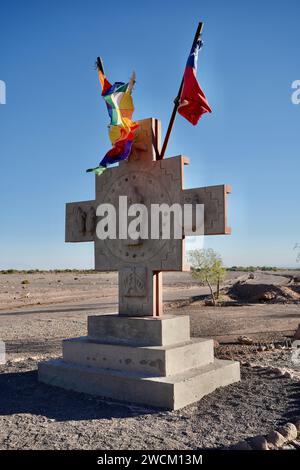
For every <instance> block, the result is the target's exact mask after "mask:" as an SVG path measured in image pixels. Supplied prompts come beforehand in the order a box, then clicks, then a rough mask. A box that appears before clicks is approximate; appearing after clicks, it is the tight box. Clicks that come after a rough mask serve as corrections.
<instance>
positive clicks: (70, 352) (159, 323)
mask: <svg viewBox="0 0 300 470" xmlns="http://www.w3.org/2000/svg"><path fill="white" fill-rule="evenodd" d="M38 372H39V380H40V381H41V382H45V383H48V384H50V385H55V386H59V387H63V388H66V389H70V390H76V391H78V392H85V393H89V394H92V395H98V396H102V397H107V398H113V399H116V400H120V401H126V402H134V403H140V404H144V405H150V406H155V407H159V408H167V409H171V410H176V409H179V408H182V407H183V406H185V405H188V404H190V403H194V402H195V401H198V400H200V399H201V398H202V397H203V396H204V395H207V394H208V393H210V392H212V391H214V390H215V389H216V388H218V387H222V386H225V385H229V384H231V383H234V382H237V381H239V380H240V368H239V363H238V362H233V361H221V360H216V359H214V354H213V341H212V340H207V339H198V338H197V339H194V338H193V339H190V326H189V317H188V316H168V315H166V316H162V317H121V316H118V315H98V316H90V317H89V318H88V336H87V337H82V338H74V339H68V340H64V341H63V358H62V359H59V360H52V361H48V362H44V363H40V364H39V370H38Z"/></svg>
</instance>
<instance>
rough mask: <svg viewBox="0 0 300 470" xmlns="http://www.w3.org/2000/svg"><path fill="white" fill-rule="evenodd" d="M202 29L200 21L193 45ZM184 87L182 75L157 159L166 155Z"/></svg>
mask: <svg viewBox="0 0 300 470" xmlns="http://www.w3.org/2000/svg"><path fill="white" fill-rule="evenodd" d="M202 29H203V23H202V22H200V23H199V24H198V27H197V31H196V34H195V37H194V41H193V46H194V45H195V44H196V43H197V41H198V39H199V37H200V36H201V33H202ZM193 46H192V47H193ZM182 87H183V77H182V80H181V84H180V87H179V90H178V94H177V97H176V98H175V100H174V108H173V111H172V114H171V118H170V122H169V125H168V129H167V132H166V136H165V140H164V143H163V146H162V149H161V152H160V155H159V156H158V157H157V160H162V159H163V158H164V156H165V153H166V149H167V146H168V143H169V139H170V135H171V133H172V130H173V126H174V122H175V118H176V114H177V110H178V106H179V103H180V97H181V92H182Z"/></svg>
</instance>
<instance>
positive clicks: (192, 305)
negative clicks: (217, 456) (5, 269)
mask: <svg viewBox="0 0 300 470" xmlns="http://www.w3.org/2000/svg"><path fill="white" fill-rule="evenodd" d="M163 283H164V310H165V311H166V312H168V313H172V314H174V315H186V314H188V315H190V318H191V333H192V336H201V337H209V338H214V340H215V353H216V356H217V357H219V358H233V359H236V360H239V361H241V364H242V380H241V382H240V383H238V384H234V385H230V386H228V387H226V388H224V389H218V390H216V391H215V392H214V393H212V394H211V395H209V396H207V397H204V398H203V399H202V400H201V401H200V402H198V403H196V404H194V405H190V406H187V407H185V408H184V409H182V410H179V411H175V412H169V411H163V410H154V409H150V408H144V407H140V406H135V405H132V404H124V403H116V402H113V401H110V400H106V399H101V398H99V397H98V398H95V397H91V396H87V395H84V394H80V393H76V392H69V391H65V390H61V389H59V388H55V387H51V386H48V385H44V384H41V383H39V382H38V381H37V372H36V370H37V363H38V362H39V361H41V360H44V359H48V358H53V357H59V356H60V355H61V341H62V339H64V338H67V337H75V336H84V335H86V320H87V316H88V315H89V314H107V313H114V312H116V310H117V291H118V285H117V274H116V273H109V272H107V273H88V272H36V273H31V274H30V273H13V274H0V339H2V340H3V341H4V342H5V345H6V352H7V354H6V364H3V365H0V449H147V448H148V449H199V448H228V447H230V446H233V445H234V444H236V443H237V442H240V441H241V440H244V439H250V438H251V437H253V436H257V435H263V434H267V433H268V432H270V431H271V430H273V429H275V428H276V427H278V426H280V425H282V424H285V423H286V422H289V421H292V422H293V421H295V420H296V419H297V417H298V418H299V416H300V365H299V366H298V365H297V364H295V361H294V360H292V349H291V344H292V343H291V342H292V339H293V336H294V333H295V330H296V329H297V327H298V324H299V323H300V283H299V272H296V271H277V272H261V271H256V272H255V273H254V276H252V275H250V276H249V273H245V272H228V273H227V276H226V279H225V282H224V286H223V289H222V292H221V299H220V303H219V304H218V306H216V307H213V306H211V305H210V303H209V302H208V293H209V291H208V288H207V287H206V286H203V285H200V284H199V283H198V282H197V281H196V280H194V279H193V278H192V277H191V274H190V273H165V274H164V276H163ZM298 445H299V443H298ZM286 447H287V448H291V449H295V448H297V442H295V443H294V445H292V444H289V445H288V444H287V445H286Z"/></svg>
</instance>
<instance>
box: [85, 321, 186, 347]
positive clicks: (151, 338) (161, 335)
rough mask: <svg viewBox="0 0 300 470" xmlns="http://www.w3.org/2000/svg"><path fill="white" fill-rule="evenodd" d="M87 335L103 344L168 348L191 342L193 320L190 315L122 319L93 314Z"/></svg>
mask: <svg viewBox="0 0 300 470" xmlns="http://www.w3.org/2000/svg"><path fill="white" fill-rule="evenodd" d="M88 335H89V337H90V338H94V339H97V340H98V341H101V342H102V343H118V344H132V345H136V346H168V345H170V344H173V345H175V344H179V343H184V342H185V341H189V339H190V319H189V317H188V316H187V315H182V316H180V315H177V316H172V315H163V316H161V317H150V316H149V317H125V316H124V317H122V316H119V315H91V316H89V317H88Z"/></svg>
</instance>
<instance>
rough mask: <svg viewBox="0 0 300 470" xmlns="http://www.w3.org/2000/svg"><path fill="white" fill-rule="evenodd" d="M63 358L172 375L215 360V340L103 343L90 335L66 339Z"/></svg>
mask: <svg viewBox="0 0 300 470" xmlns="http://www.w3.org/2000/svg"><path fill="white" fill-rule="evenodd" d="M63 360H64V361H65V362H71V363H73V364H80V365H86V366H93V367H100V368H103V369H115V370H121V371H132V372H134V371H136V372H140V373H144V374H146V375H150V376H169V375H172V374H176V373H177V374H178V373H181V372H184V371H186V370H188V369H195V368H197V367H201V366H203V365H207V364H210V363H212V362H213V361H214V347H213V341H212V340H209V339H198V338H197V339H192V340H190V341H187V342H184V343H181V344H177V345H168V346H130V345H124V344H122V345H119V344H104V343H101V342H99V341H97V340H92V339H90V338H89V337H82V338H72V339H67V340H64V341H63Z"/></svg>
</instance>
